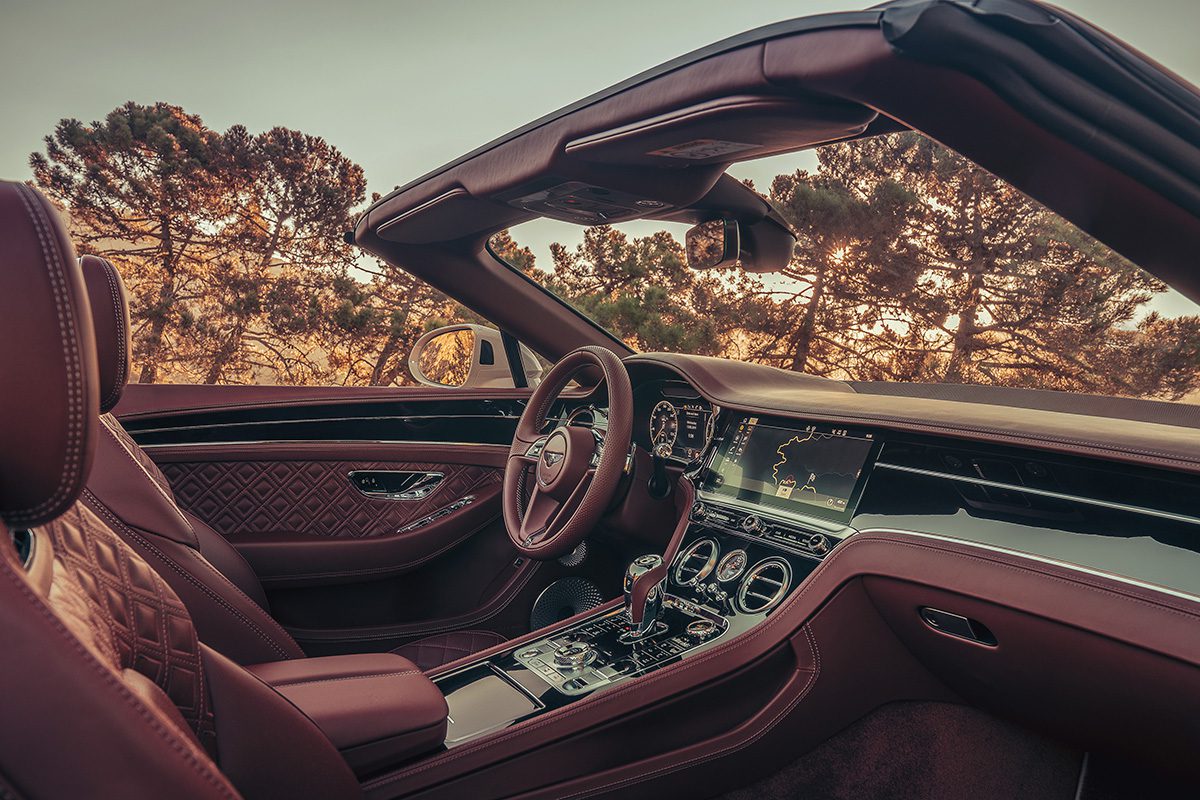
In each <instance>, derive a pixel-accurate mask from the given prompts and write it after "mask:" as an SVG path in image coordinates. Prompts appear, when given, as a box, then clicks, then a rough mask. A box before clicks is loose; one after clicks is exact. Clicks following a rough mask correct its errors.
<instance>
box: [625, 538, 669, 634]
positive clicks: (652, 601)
mask: <svg viewBox="0 0 1200 800" xmlns="http://www.w3.org/2000/svg"><path fill="white" fill-rule="evenodd" d="M666 576H667V570H666V567H665V565H664V564H663V560H662V556H656V555H648V556H639V557H637V558H635V559H634V560H633V563H631V564H630V565H629V569H627V570H625V616H626V617H627V620H626V622H628V624H629V629H628V631H627V634H626V637H625V638H626V639H629V640H637V639H641V638H642V637H644V636H646V635H648V634H650V633H652V632H653V631H654V628H655V626H656V625H657V624H658V618H659V617H660V616H661V615H662V601H663V597H662V595H663V592H662V582H663V579H664V578H665V577H666Z"/></svg>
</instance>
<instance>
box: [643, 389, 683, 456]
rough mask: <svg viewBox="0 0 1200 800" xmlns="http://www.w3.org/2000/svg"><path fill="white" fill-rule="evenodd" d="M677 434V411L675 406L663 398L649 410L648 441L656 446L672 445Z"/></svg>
mask: <svg viewBox="0 0 1200 800" xmlns="http://www.w3.org/2000/svg"><path fill="white" fill-rule="evenodd" d="M678 434H679V412H678V411H676V410H675V406H673V405H671V404H670V403H669V402H668V401H666V400H663V401H662V402H660V403H659V404H658V405H656V406H655V407H654V410H653V411H651V412H650V443H651V444H652V445H653V446H654V447H656V448H657V447H658V446H659V445H666V446H667V447H674V446H675V437H676V436H677V435H678Z"/></svg>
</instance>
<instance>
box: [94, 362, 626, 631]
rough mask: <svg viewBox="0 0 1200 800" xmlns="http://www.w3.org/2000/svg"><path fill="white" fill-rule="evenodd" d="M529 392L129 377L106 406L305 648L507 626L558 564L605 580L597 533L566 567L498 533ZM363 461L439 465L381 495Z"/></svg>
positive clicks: (615, 571)
mask: <svg viewBox="0 0 1200 800" xmlns="http://www.w3.org/2000/svg"><path fill="white" fill-rule="evenodd" d="M527 397H528V391H527V390H499V391H492V392H486V393H484V392H464V391H462V390H455V389H448V390H438V389H430V388H421V389H412V388H404V389H386V388H383V389H379V388H370V389H359V388H350V389H341V390H339V389H328V388H320V389H314V388H308V387H243V386H238V387H225V386H202V387H201V386H196V387H180V386H130V387H129V389H128V393H127V396H126V398H125V399H124V400H123V401H122V403H121V405H120V406H119V407H118V408H117V409H116V412H117V414H118V416H119V418H120V419H121V422H122V424H123V425H125V426H126V428H127V429H128V430H129V432H130V434H131V435H132V436H133V437H134V438H135V439H136V440H137V441H138V443H139V444H141V445H142V447H143V448H145V450H146V452H147V453H148V454H149V455H150V456H151V458H153V459H154V461H155V463H156V464H158V466H159V467H160V469H161V470H162V471H163V473H164V474H165V475H166V476H167V478H168V480H169V481H170V483H171V487H172V490H173V492H174V493H175V495H176V499H177V501H178V503H179V505H180V506H182V507H183V508H184V509H185V510H187V511H189V512H190V513H192V514H194V515H195V516H197V517H199V518H200V519H202V520H203V521H205V522H206V523H208V525H209V526H210V527H212V528H213V529H214V530H215V531H217V532H218V533H220V534H221V535H222V536H224V537H225V538H226V539H227V540H228V541H229V542H230V543H231V544H232V545H233V546H234V547H236V548H237V549H238V550H239V552H241V553H242V555H243V556H244V557H245V558H246V560H247V561H248V562H249V563H250V565H251V566H252V567H253V569H254V570H255V572H256V573H257V574H258V577H259V579H260V580H261V581H262V583H263V586H264V589H265V590H266V592H267V596H268V600H269V602H270V606H271V613H272V615H273V616H274V617H275V618H276V619H278V620H279V621H280V622H281V623H282V624H283V625H284V626H285V627H287V628H288V630H289V631H290V632H291V633H292V634H293V635H294V636H295V637H296V639H297V640H298V641H299V642H300V644H301V646H303V647H304V648H305V650H306V651H307V652H309V653H311V654H314V655H315V654H326V653H337V652H353V651H364V650H382V649H389V648H392V647H395V646H397V645H399V644H403V643H405V642H407V641H411V640H413V639H416V638H420V637H421V636H425V635H428V634H431V633H437V632H442V631H447V630H456V629H466V628H482V629H486V630H491V631H495V632H497V633H500V634H501V635H504V636H514V635H518V634H520V633H524V632H525V631H526V630H527V623H528V619H529V611H530V608H531V607H532V605H533V602H534V599H535V598H536V597H537V596H538V595H539V594H540V593H541V592H542V590H544V588H545V587H546V586H547V585H549V583H550V582H552V581H553V580H555V579H557V578H560V577H563V576H565V575H568V574H573V575H582V576H585V577H586V576H594V575H599V576H603V578H604V579H603V580H602V581H601V587H602V592H603V593H604V594H605V595H606V596H615V593H616V591H617V590H618V587H617V586H616V585H615V583H616V578H615V577H614V576H619V574H620V571H619V564H618V563H617V562H616V561H615V560H613V559H611V558H609V557H608V554H607V552H606V551H605V548H604V547H603V546H602V545H600V546H597V547H594V548H593V555H592V556H591V557H590V558H589V559H588V561H587V562H586V563H585V564H584V565H583V566H582V567H579V568H573V569H568V568H566V567H563V566H561V565H559V564H558V563H556V562H550V563H538V562H533V561H530V560H528V559H525V558H520V557H519V554H518V553H517V552H516V551H515V550H514V549H513V547H512V545H511V544H510V543H509V541H508V536H507V534H506V533H505V531H504V525H503V522H502V521H501V519H500V516H501V513H500V486H501V482H502V478H503V469H504V465H505V463H506V460H507V452H508V451H507V445H508V443H509V442H510V441H511V437H512V433H513V430H514V429H515V426H516V420H517V418H518V416H519V415H520V413H521V410H522V408H523V405H524V401H525V399H526V398H527ZM364 470H380V471H415V472H437V473H441V475H442V480H441V481H440V482H439V483H438V484H437V486H436V487H435V488H434V489H433V491H432V492H430V493H429V494H427V495H425V496H422V497H420V498H417V499H412V500H402V499H388V498H381V497H377V496H370V495H369V494H364V493H363V492H361V491H360V490H359V489H358V488H357V487H356V486H355V485H354V484H353V483H352V482H351V481H350V479H349V473H351V472H355V471H364ZM468 497H469V498H471V500H470V502H469V503H466V504H462V503H461V501H462V500H463V499H464V498H468ZM434 515H436V517H435V518H434V519H432V520H430V519H429V518H430V517H431V516H434ZM418 523H419V524H418Z"/></svg>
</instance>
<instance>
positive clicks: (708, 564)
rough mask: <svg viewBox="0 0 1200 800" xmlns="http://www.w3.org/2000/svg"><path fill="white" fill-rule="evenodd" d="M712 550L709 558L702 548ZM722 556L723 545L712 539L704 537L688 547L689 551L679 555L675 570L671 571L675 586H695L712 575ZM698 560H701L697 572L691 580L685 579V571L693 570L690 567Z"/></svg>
mask: <svg viewBox="0 0 1200 800" xmlns="http://www.w3.org/2000/svg"><path fill="white" fill-rule="evenodd" d="M705 547H707V548H710V552H709V554H708V555H707V556H705V555H703V554H702V553H701V552H700V550H701V548H705ZM720 556H721V545H719V544H718V543H717V540H716V539H713V538H712V537H708V536H706V537H704V538H703V539H697V540H696V541H694V542H692V543H691V544H690V545H688V547H687V549H686V550H684V551H683V552H682V553H680V554H679V557H678V558H677V559H675V568H674V569H673V570H671V577H672V578H674V579H675V584H676V585H678V586H695V585H696V584H698V583H700V582H701V581H703V580H704V579H705V578H707V577H708V576H709V575H711V574H712V571H713V569H715V568H716V566H717V559H719V558H720ZM697 559H700V560H701V564H700V566H699V567H696V568H695V572H694V573H693V574H692V576H691V577H690V578H684V577H683V574H684V570H685V569H692V567H691V566H690V565H691V564H692V563H694V562H695V561H696V560H697Z"/></svg>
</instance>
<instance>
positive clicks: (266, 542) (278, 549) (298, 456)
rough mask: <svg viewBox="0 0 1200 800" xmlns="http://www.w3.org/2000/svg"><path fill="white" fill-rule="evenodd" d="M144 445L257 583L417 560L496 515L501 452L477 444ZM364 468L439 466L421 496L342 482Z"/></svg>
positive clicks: (332, 576)
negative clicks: (398, 496)
mask: <svg viewBox="0 0 1200 800" xmlns="http://www.w3.org/2000/svg"><path fill="white" fill-rule="evenodd" d="M149 452H150V454H151V456H152V457H153V458H154V460H155V462H156V463H157V464H158V465H159V468H160V469H161V470H162V471H163V474H165V475H166V476H167V480H168V481H170V483H171V488H172V490H173V491H174V493H175V497H176V500H177V501H178V503H179V505H180V506H182V507H183V508H184V509H185V510H187V511H189V512H191V513H192V514H194V515H196V516H197V517H199V518H200V519H202V520H203V521H204V522H206V523H208V525H209V526H210V527H212V528H213V529H214V530H216V531H217V532H218V533H220V534H221V535H223V536H224V537H225V538H226V539H228V540H229V541H230V542H231V543H232V544H233V545H234V546H235V547H237V548H238V550H240V551H241V552H242V554H243V555H244V556H245V557H246V560H247V561H249V562H250V564H251V566H253V567H254V569H255V571H256V572H257V573H258V575H259V578H260V579H261V580H262V581H263V583H264V584H268V585H269V584H278V583H288V582H290V583H296V582H305V581H308V582H312V581H336V580H339V579H340V580H343V581H344V580H346V579H352V578H354V577H355V576H356V575H358V574H362V575H363V576H364V577H366V576H371V577H378V576H380V575H384V574H388V573H396V572H404V571H407V570H410V569H412V568H414V567H416V566H419V565H420V564H422V563H424V562H426V561H428V560H429V559H430V558H433V557H435V556H436V555H437V554H438V553H439V552H441V551H444V550H445V549H447V548H448V547H452V546H453V545H454V544H455V543H457V542H458V541H460V540H462V539H463V538H464V537H466V536H469V535H470V534H471V533H473V532H474V531H477V530H479V529H480V528H481V527H483V526H484V525H485V524H487V523H488V522H490V521H492V520H494V519H496V517H497V515H498V513H499V504H498V500H497V498H498V497H499V491H500V483H501V478H502V476H503V473H502V469H501V466H500V465H502V464H503V462H504V457H505V455H506V451H505V450H504V449H503V448H496V447H489V446H482V445H481V446H477V447H469V446H463V445H441V446H440V447H437V448H433V447H430V446H428V445H416V446H410V445H405V444H401V443H394V444H386V445H385V444H371V445H358V444H355V443H328V444H326V443H320V442H314V443H308V444H299V443H296V444H288V445H267V446H264V445H258V444H229V445H220V446H212V445H202V446H198V447H179V446H167V447H154V446H151V447H150V448H149ZM355 455H357V456H358V458H354V457H353V456H355ZM368 459H369V460H368ZM470 462H483V463H470ZM367 470H380V471H388V472H391V471H404V472H410V471H411V472H434V473H440V474H441V475H442V476H443V477H442V480H441V482H440V483H438V484H437V485H436V486H435V487H434V488H433V491H432V492H430V493H429V494H428V495H426V496H424V497H422V498H419V499H414V500H392V499H386V498H378V497H370V496H367V495H364V494H363V493H362V492H360V491H359V489H358V488H357V487H355V486H354V485H353V483H351V481H350V478H349V474H350V473H351V472H357V471H367ZM460 503H461V504H463V505H462V507H460V508H455V506H456V505H459V504H460ZM435 515H441V516H438V517H437V518H436V519H431V518H432V517H434V516H435ZM422 523H425V524H422Z"/></svg>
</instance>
